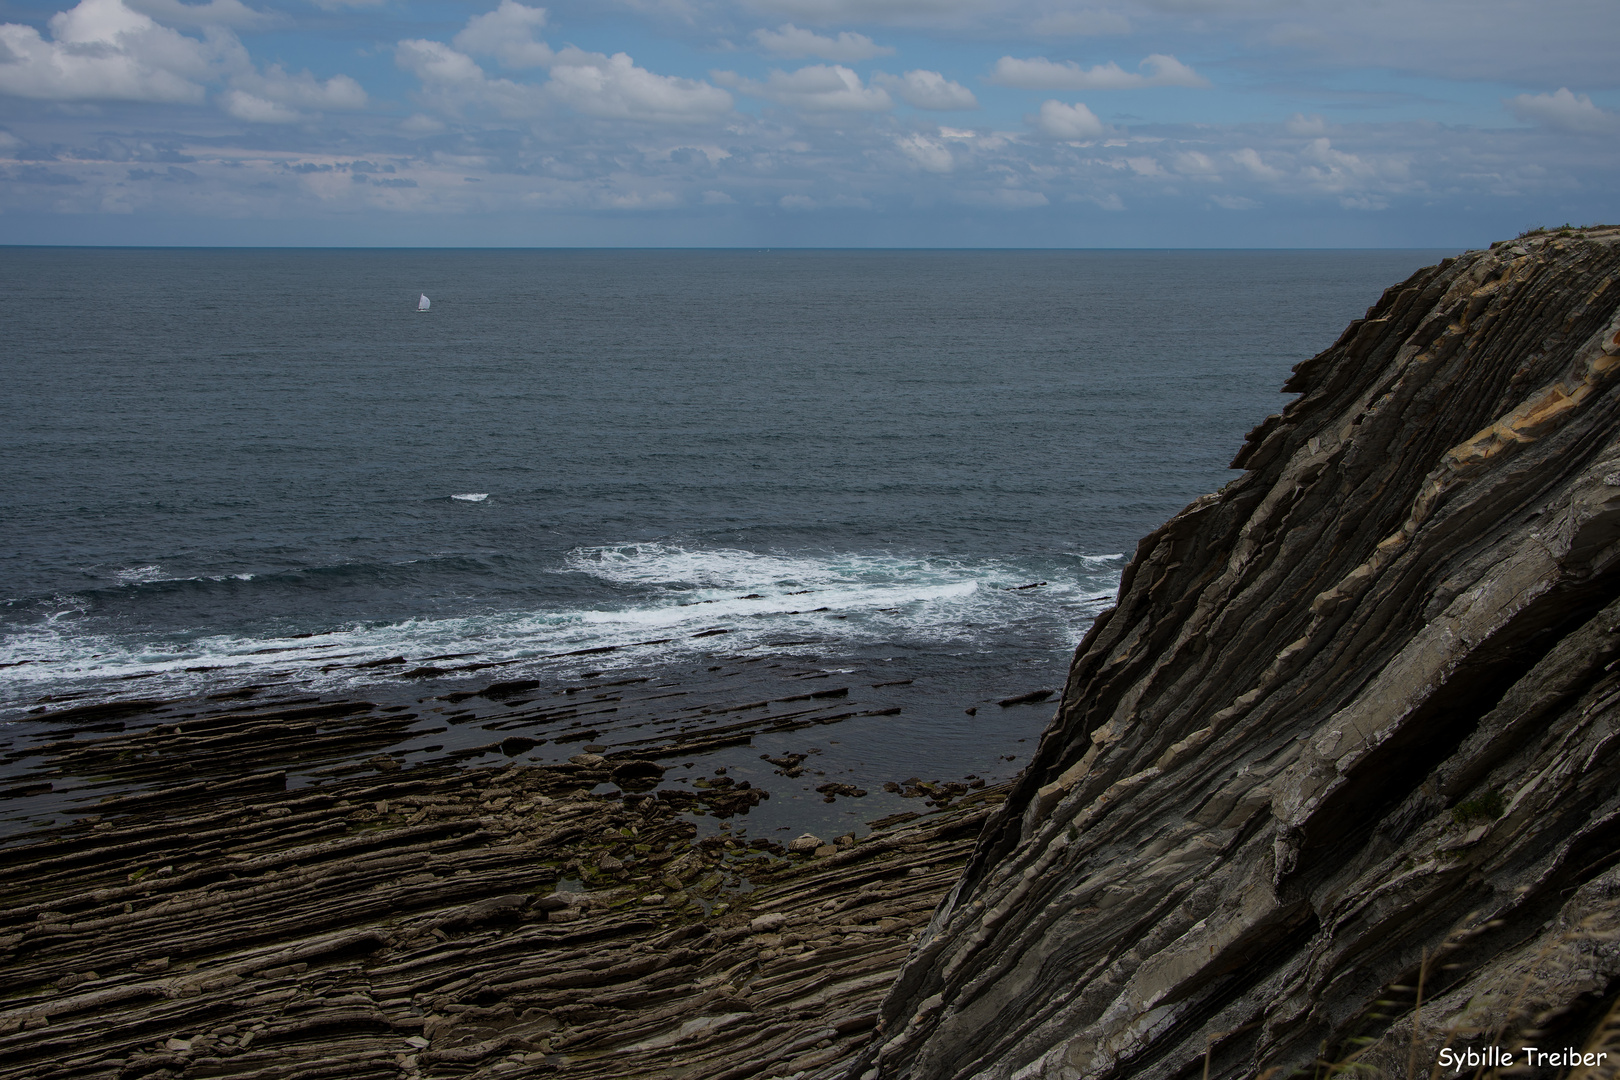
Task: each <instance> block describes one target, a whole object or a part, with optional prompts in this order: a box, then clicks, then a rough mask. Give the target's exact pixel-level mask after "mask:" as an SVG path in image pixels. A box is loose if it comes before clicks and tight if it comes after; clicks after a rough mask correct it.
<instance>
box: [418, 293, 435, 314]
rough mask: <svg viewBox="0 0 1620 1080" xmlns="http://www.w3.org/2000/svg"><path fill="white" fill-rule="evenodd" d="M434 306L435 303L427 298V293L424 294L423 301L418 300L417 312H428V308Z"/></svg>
mask: <svg viewBox="0 0 1620 1080" xmlns="http://www.w3.org/2000/svg"><path fill="white" fill-rule="evenodd" d="M432 306H433V301H431V300H429V299H428V298H427V293H423V294H422V299H420V300H418V301H417V302H416V310H417V311H426V310H427V309H428V308H430V307H432Z"/></svg>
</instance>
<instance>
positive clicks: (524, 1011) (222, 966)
mask: <svg viewBox="0 0 1620 1080" xmlns="http://www.w3.org/2000/svg"><path fill="white" fill-rule="evenodd" d="M580 757H581V758H584V759H587V760H584V761H581V762H576V763H567V764H560V765H553V766H529V765H517V764H514V765H510V766H508V767H506V768H504V769H500V770H494V769H483V770H470V769H464V768H456V767H453V766H441V767H437V768H433V767H418V768H414V769H409V770H403V771H395V772H391V773H387V774H376V773H372V774H370V775H365V776H356V777H348V778H345V779H342V780H339V781H335V782H332V783H328V784H324V785H321V786H319V787H304V788H294V789H291V790H283V788H284V784H285V775H284V774H283V773H280V772H267V773H256V774H249V775H245V776H239V777H234V778H226V779H223V780H217V781H212V782H206V783H198V784H194V785H191V784H186V783H179V784H168V785H162V784H159V785H156V786H154V787H153V788H151V789H149V790H147V791H145V792H143V793H141V794H140V795H138V796H130V797H128V798H122V799H114V800H111V801H109V802H108V803H105V804H103V807H102V813H101V814H99V815H92V816H89V817H86V818H82V819H80V820H78V821H77V822H75V823H74V824H71V825H68V826H65V827H59V828H55V829H49V830H41V831H39V832H36V833H33V834H30V835H28V836H26V837H24V838H22V839H21V840H19V841H15V842H13V843H11V844H9V845H7V846H6V847H4V848H0V970H3V971H4V974H5V984H6V991H7V994H6V997H5V999H4V1000H3V1001H0V1077H16V1078H19V1080H21V1078H24V1077H26V1078H29V1080H39V1078H47V1077H64V1078H66V1077H73V1078H88V1077H97V1078H100V1077H104V1078H107V1080H113V1078H120V1080H125V1078H132V1077H158V1078H163V1077H167V1078H179V1077H188V1078H189V1077H204V1076H227V1075H228V1076H246V1077H254V1078H262V1080H271V1078H284V1080H293V1078H299V1080H303V1078H313V1077H332V1078H339V1077H341V1078H345V1080H350V1078H356V1077H388V1078H390V1080H394V1078H399V1077H424V1078H427V1077H450V1076H456V1077H463V1076H530V1075H550V1074H556V1075H563V1076H579V1077H603V1078H607V1077H634V1076H676V1075H679V1076H705V1077H708V1076H714V1077H720V1076H738V1077H740V1076H771V1075H782V1076H787V1075H794V1074H800V1075H828V1074H832V1073H836V1072H837V1071H839V1070H841V1069H842V1068H843V1066H844V1065H846V1064H847V1063H848V1060H849V1059H850V1058H851V1057H852V1056H853V1054H854V1053H855V1052H856V1051H857V1050H858V1049H859V1048H860V1046H862V1045H863V1044H864V1043H865V1041H866V1040H867V1039H868V1038H869V1037H870V1034H871V1031H872V1029H873V1027H874V1025H875V1023H876V1019H877V1007H878V1003H879V1001H880V999H881V997H882V994H883V992H884V990H885V989H886V988H887V986H888V985H889V983H890V982H891V981H892V980H893V977H894V973H895V972H896V971H897V970H898V967H899V965H900V963H901V961H902V959H903V958H904V956H905V954H906V951H907V948H908V947H909V945H910V943H911V942H912V941H913V940H914V939H915V937H916V934H917V933H918V932H919V931H920V930H921V928H922V926H923V924H924V923H925V922H926V920H927V917H928V914H929V912H930V911H931V910H932V909H933V907H934V906H935V905H936V904H937V902H938V900H939V897H940V896H941V895H942V894H943V893H944V891H945V890H946V889H947V888H949V886H950V884H951V882H952V881H954V879H955V877H956V875H957V874H958V873H959V871H960V868H961V866H962V864H963V862H964V861H965V860H966V857H967V855H968V853H969V851H970V850H971V846H972V843H973V841H974V837H975V836H976V835H977V834H978V832H979V831H980V829H981V827H982V825H983V822H984V821H985V819H986V818H987V817H988V815H989V812H990V809H991V808H992V806H993V805H994V803H995V801H996V799H997V798H999V797H1000V794H1002V792H988V793H986V797H985V798H984V799H982V800H981V801H979V802H978V803H977V804H975V805H974V806H972V807H964V808H962V809H960V810H958V811H957V812H955V813H953V814H949V815H935V816H933V817H930V818H927V819H924V820H921V821H917V822H915V823H912V824H910V826H909V827H907V828H897V829H893V830H890V831H879V832H874V833H872V834H870V835H868V836H867V837H865V838H863V839H861V840H859V841H857V840H856V839H855V838H854V837H853V836H851V837H844V838H841V843H840V844H838V845H832V846H830V849H827V848H822V847H818V850H816V851H810V852H803V853H797V852H795V853H789V852H788V851H786V850H784V849H783V848H781V847H780V845H776V844H774V843H773V842H771V841H769V840H763V841H760V840H756V841H753V842H752V843H748V842H745V841H744V840H743V839H742V837H741V836H740V835H737V836H733V835H731V831H732V830H731V828H730V825H729V823H727V824H724V825H722V827H721V832H720V833H719V834H717V835H711V836H707V837H702V838H699V837H698V836H697V833H698V829H697V827H696V825H694V824H693V822H692V821H690V820H687V819H685V818H683V817H682V816H681V815H680V813H679V812H678V811H677V809H676V806H675V803H674V802H673V801H672V800H671V799H668V798H664V797H662V796H664V795H665V794H666V792H663V791H659V792H655V793H637V792H623V793H617V792H616V793H612V794H592V793H591V792H592V788H593V787H595V786H596V785H597V784H599V783H600V782H601V781H603V780H604V779H606V778H607V777H608V776H610V775H612V773H613V771H614V770H615V769H620V768H623V766H622V765H615V764H614V763H613V762H612V760H610V759H604V758H602V757H601V756H600V755H580ZM591 758H594V759H595V760H589V759H591ZM674 794H679V795H682V796H689V797H691V798H694V799H695V800H697V801H698V802H699V803H700V804H702V803H703V801H704V800H724V799H725V798H727V797H728V792H727V791H726V790H725V789H723V788H722V789H719V790H715V789H709V790H708V791H703V790H700V791H696V792H685V791H682V792H676V793H674ZM709 809H711V810H712V809H713V807H712V806H710V807H709Z"/></svg>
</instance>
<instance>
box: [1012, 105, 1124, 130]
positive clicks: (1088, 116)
mask: <svg viewBox="0 0 1620 1080" xmlns="http://www.w3.org/2000/svg"><path fill="white" fill-rule="evenodd" d="M1031 122H1032V123H1033V124H1034V125H1035V127H1036V128H1038V129H1039V130H1040V131H1041V132H1042V133H1043V134H1046V135H1050V136H1051V137H1052V138H1054V139H1095V138H1096V137H1097V136H1099V135H1101V134H1102V133H1103V132H1104V131H1106V130H1107V129H1106V128H1105V127H1103V123H1102V121H1101V120H1098V119H1097V114H1096V113H1094V112H1092V111H1091V110H1090V109H1088V108H1086V106H1085V103H1084V102H1078V101H1077V102H1075V103H1074V104H1073V105H1065V104H1064V103H1063V102H1061V101H1043V102H1041V111H1040V113H1039V114H1038V115H1036V116H1035V117H1033V118H1032V120H1031Z"/></svg>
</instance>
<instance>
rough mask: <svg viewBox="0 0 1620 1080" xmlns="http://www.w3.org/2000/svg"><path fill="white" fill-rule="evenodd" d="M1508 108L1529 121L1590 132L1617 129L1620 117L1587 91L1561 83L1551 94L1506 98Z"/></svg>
mask: <svg viewBox="0 0 1620 1080" xmlns="http://www.w3.org/2000/svg"><path fill="white" fill-rule="evenodd" d="M1504 104H1505V105H1507V107H1508V110H1509V111H1510V112H1512V113H1513V115H1514V116H1516V117H1518V118H1519V119H1520V120H1523V121H1524V122H1526V123H1535V124H1543V125H1545V126H1547V127H1550V128H1557V129H1558V130H1560V131H1576V132H1582V133H1586V134H1591V133H1596V132H1606V131H1614V130H1615V129H1616V128H1617V127H1620V124H1617V123H1616V121H1617V120H1620V117H1617V116H1616V115H1615V114H1614V113H1611V112H1604V111H1603V110H1602V109H1600V108H1598V107H1597V106H1596V105H1594V104H1592V99H1591V98H1589V97H1587V96H1586V95H1585V94H1573V93H1571V92H1570V90H1569V87H1567V86H1561V87H1559V88H1558V89H1557V90H1556V91H1554V92H1553V93H1551V94H1520V95H1519V96H1518V97H1514V98H1508V99H1507V100H1506V101H1505V102H1504Z"/></svg>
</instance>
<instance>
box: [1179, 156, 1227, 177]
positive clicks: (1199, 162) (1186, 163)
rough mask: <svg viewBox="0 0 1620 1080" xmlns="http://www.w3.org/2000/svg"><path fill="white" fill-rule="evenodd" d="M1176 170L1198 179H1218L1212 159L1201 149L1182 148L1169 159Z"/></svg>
mask: <svg viewBox="0 0 1620 1080" xmlns="http://www.w3.org/2000/svg"><path fill="white" fill-rule="evenodd" d="M1171 164H1172V165H1173V166H1174V168H1175V170H1176V172H1178V173H1180V174H1181V175H1182V176H1191V177H1195V178H1197V179H1199V180H1219V179H1220V173H1219V171H1218V170H1217V169H1216V167H1215V162H1214V160H1213V159H1212V158H1211V157H1210V156H1209V155H1208V154H1206V153H1204V152H1203V151H1201V150H1183V151H1181V152H1180V153H1178V154H1176V155H1175V157H1174V158H1173V159H1172V160H1171Z"/></svg>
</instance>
